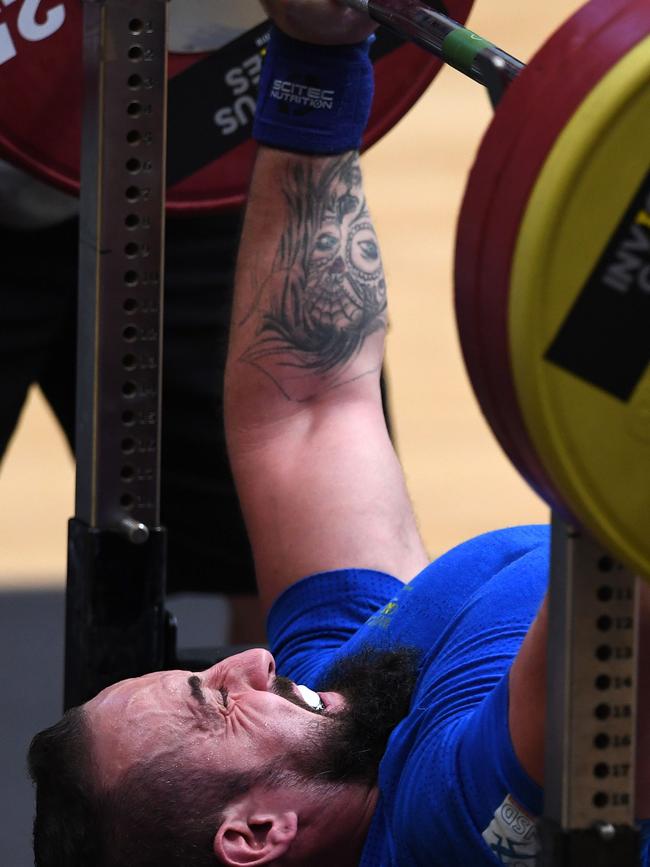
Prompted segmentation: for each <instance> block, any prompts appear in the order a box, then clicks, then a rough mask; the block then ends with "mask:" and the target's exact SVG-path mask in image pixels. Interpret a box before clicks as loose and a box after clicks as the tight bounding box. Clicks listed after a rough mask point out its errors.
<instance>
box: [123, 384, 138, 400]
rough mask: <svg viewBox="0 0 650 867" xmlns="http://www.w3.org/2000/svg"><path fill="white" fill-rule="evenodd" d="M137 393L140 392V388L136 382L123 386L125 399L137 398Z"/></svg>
mask: <svg viewBox="0 0 650 867" xmlns="http://www.w3.org/2000/svg"><path fill="white" fill-rule="evenodd" d="M137 391H138V386H137V385H136V384H135V382H130V381H129V382H125V383H124V384H123V385H122V394H123V395H124V397H135V395H136V393H137Z"/></svg>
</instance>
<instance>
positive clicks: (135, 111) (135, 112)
mask: <svg viewBox="0 0 650 867" xmlns="http://www.w3.org/2000/svg"><path fill="white" fill-rule="evenodd" d="M141 112H142V103H141V102H138V101H137V100H134V101H133V102H130V103H129V104H128V105H127V107H126V113H127V114H128V115H129V117H140V114H141Z"/></svg>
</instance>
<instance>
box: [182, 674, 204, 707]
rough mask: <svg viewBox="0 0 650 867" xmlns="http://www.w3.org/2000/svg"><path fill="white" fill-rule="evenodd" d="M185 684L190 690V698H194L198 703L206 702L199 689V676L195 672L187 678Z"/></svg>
mask: <svg viewBox="0 0 650 867" xmlns="http://www.w3.org/2000/svg"><path fill="white" fill-rule="evenodd" d="M187 684H188V686H189V687H190V689H191V690H192V698H195V699H196V700H197V701H198V703H199V704H200V705H204V704H206V700H205V695H204V694H203V690H202V689H201V678H200V677H199V676H198V675H197V674H193V675H192V676H191V677H188V678H187Z"/></svg>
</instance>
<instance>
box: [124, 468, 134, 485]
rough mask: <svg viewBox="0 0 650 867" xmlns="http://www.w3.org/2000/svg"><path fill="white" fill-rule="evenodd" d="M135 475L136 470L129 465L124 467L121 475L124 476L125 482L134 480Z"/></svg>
mask: <svg viewBox="0 0 650 867" xmlns="http://www.w3.org/2000/svg"><path fill="white" fill-rule="evenodd" d="M134 475H135V470H134V469H133V467H129V466H125V467H122V471H121V472H120V476H121V477H122V481H123V482H132V481H133V476H134Z"/></svg>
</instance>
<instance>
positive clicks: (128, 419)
mask: <svg viewBox="0 0 650 867" xmlns="http://www.w3.org/2000/svg"><path fill="white" fill-rule="evenodd" d="M122 424H124V425H126V426H127V427H130V426H131V425H133V424H135V413H134V412H132V411H131V410H130V409H127V410H125V411H124V412H123V413H122Z"/></svg>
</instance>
